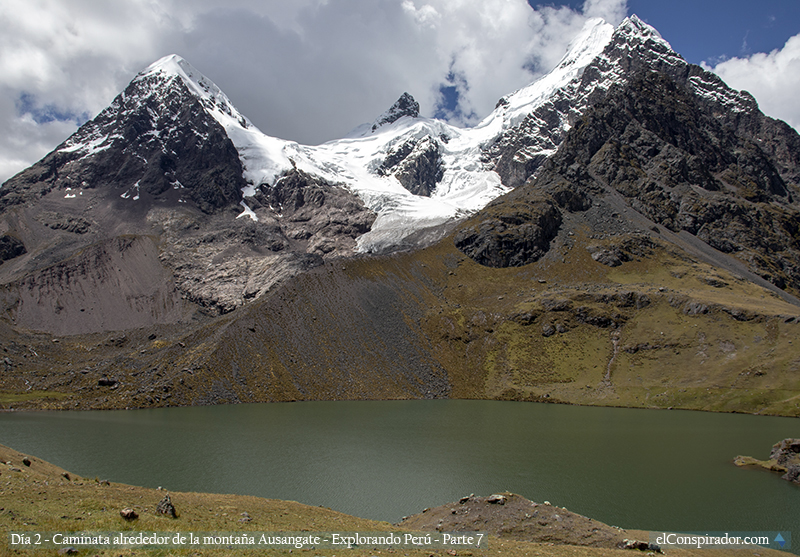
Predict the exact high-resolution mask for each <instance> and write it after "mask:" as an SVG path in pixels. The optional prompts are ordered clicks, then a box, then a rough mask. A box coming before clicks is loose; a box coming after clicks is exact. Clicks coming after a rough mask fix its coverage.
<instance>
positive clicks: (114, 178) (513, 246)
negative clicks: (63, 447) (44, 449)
mask: <svg viewBox="0 0 800 557" xmlns="http://www.w3.org/2000/svg"><path fill="white" fill-rule="evenodd" d="M798 184H800V136H798V134H797V132H796V131H795V130H794V129H793V128H791V127H790V126H788V125H787V124H785V123H784V122H781V121H778V120H774V119H771V118H769V117H767V116H765V115H763V114H762V113H761V112H760V111H759V109H758V105H757V103H756V101H755V100H754V99H753V97H752V96H751V95H749V94H748V93H747V92H744V91H735V90H733V89H731V88H730V87H728V86H727V85H726V84H725V83H724V82H723V81H722V80H721V79H720V78H719V77H717V76H716V75H714V74H712V73H710V72H708V71H705V70H704V69H702V68H700V67H698V66H695V65H691V64H688V63H687V62H686V61H685V60H683V58H681V56H680V55H679V54H677V53H676V52H674V51H673V50H672V48H671V47H670V45H669V44H668V43H667V42H666V41H665V40H664V39H663V38H662V37H661V36H660V35H659V33H658V32H657V31H656V30H655V29H653V28H652V27H650V26H648V25H647V24H645V23H644V22H642V21H641V20H639V19H638V18H637V17H636V16H631V17H630V18H628V19H626V20H625V21H623V22H622V23H621V24H620V25H619V26H618V27H616V28H613V27H612V26H611V25H609V24H607V23H605V22H603V21H602V20H599V19H597V20H591V21H590V22H588V23H587V25H586V26H585V27H584V29H583V30H582V32H581V33H580V34H579V35H578V37H576V39H575V40H574V41H573V42H572V43H571V45H570V47H569V49H568V51H567V53H566V54H565V56H564V58H563V59H562V60H561V62H560V63H559V64H558V66H557V67H556V68H554V69H553V70H552V71H551V72H550V73H549V74H547V75H546V76H544V77H542V78H541V79H539V80H537V81H535V82H534V83H531V84H530V85H528V86H526V87H523V88H522V89H519V90H518V91H515V92H513V93H510V94H508V95H506V96H504V97H502V98H501V99H499V100H498V102H497V105H496V107H495V109H494V111H493V112H492V113H491V114H489V115H488V116H487V117H486V118H485V119H484V120H483V121H481V122H480V123H479V124H478V125H476V126H475V127H472V128H466V129H463V128H457V127H454V126H452V125H450V124H448V123H446V122H443V121H439V120H435V119H429V118H423V117H421V116H420V115H419V105H418V103H417V102H416V101H415V100H414V98H413V97H412V96H411V95H409V94H408V93H403V94H402V95H401V96H400V97H399V99H398V100H397V102H396V103H395V104H394V105H393V106H391V107H390V108H389V109H388V110H387V111H386V112H384V113H383V114H381V115H380V116H378V117H377V118H376V119H375V120H374V121H373V122H371V123H366V124H363V125H361V126H359V127H357V128H355V129H354V130H353V131H352V132H351V133H350V134H348V135H347V137H345V138H342V139H339V140H335V141H330V142H328V143H324V144H322V145H317V146H307V145H300V144H297V143H295V142H291V141H285V140H281V139H278V138H274V137H270V136H268V135H266V134H264V133H263V132H262V131H260V130H259V129H258V128H256V127H255V126H254V125H253V124H252V123H251V122H250V121H249V120H248V119H247V118H246V117H245V116H244V115H242V114H241V113H240V112H239V111H238V110H237V109H236V108H235V107H234V106H233V104H232V103H231V101H230V99H228V97H227V96H226V95H225V94H224V93H223V92H222V91H221V90H220V89H219V88H218V87H217V86H216V85H214V83H212V82H211V81H210V80H209V79H208V78H206V77H205V76H203V75H202V74H201V73H200V72H199V71H198V70H196V69H195V68H193V67H192V66H191V65H190V64H189V63H188V62H187V61H185V60H183V59H182V58H180V57H178V56H176V55H172V56H168V57H165V58H162V59H161V60H159V61H157V62H155V63H154V64H153V65H151V66H150V67H148V68H147V69H145V70H144V71H143V72H141V73H140V74H138V75H137V76H136V77H135V78H134V79H133V80H132V81H131V82H130V84H129V85H128V86H127V87H126V88H125V90H124V91H122V92H121V93H120V94H119V95H118V96H117V97H116V98H115V99H114V101H113V102H112V103H111V105H110V106H109V107H108V108H106V109H105V110H103V111H102V112H101V113H100V114H99V115H98V116H97V117H95V118H94V119H93V120H91V121H89V122H87V123H86V124H84V125H83V126H82V127H81V128H80V129H79V130H78V131H77V132H76V133H75V134H73V135H72V136H71V137H69V138H68V139H67V140H66V141H65V142H64V143H62V144H61V145H59V146H58V147H56V149H55V150H54V151H53V152H51V153H50V154H48V155H47V156H45V157H44V158H43V159H42V160H40V161H39V162H37V163H36V164H34V165H33V166H31V167H30V168H28V169H26V170H24V171H22V172H20V173H19V174H17V175H16V176H14V177H12V178H11V179H9V180H8V181H7V182H5V183H4V184H3V185H2V187H1V188H0V211H2V213H0V261H2V264H0V285H2V286H1V288H0V302H2V309H3V317H2V319H0V342H2V345H3V346H4V349H5V352H6V353H7V356H6V359H5V365H6V370H7V373H6V374H5V375H4V377H3V380H2V382H0V392H5V393H8V394H7V396H6V399H5V402H4V399H3V398H1V397H0V404H6V405H16V406H19V405H20V404H21V405H23V406H25V405H30V406H36V407H59V408H67V407H70V408H71V407H92V408H95V407H141V406H163V405H174V404H180V405H185V404H211V403H218V402H245V401H266V400H305V399H340V398H407V397H464V398H510V399H521V400H551V401H563V402H578V403H586V404H606V405H608V404H611V405H627V406H657V407H691V408H703V409H714V410H735V411H753V412H756V411H758V412H768V413H778V414H789V415H798V414H800V398H798V397H799V396H800V377H798V376H797V369H798V366H800V355H795V354H794V352H793V351H792V348H791V344H792V340H793V339H794V338H795V337H796V336H797V335H798V332H797V331H795V328H796V323H797V322H798V316H800V300H798V298H797V297H796V296H797V295H798V293H800V266H799V265H798V262H800V220H799V219H798V214H799V211H800V189H799V186H798Z"/></svg>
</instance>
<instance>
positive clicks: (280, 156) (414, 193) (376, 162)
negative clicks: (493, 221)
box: [60, 15, 749, 251]
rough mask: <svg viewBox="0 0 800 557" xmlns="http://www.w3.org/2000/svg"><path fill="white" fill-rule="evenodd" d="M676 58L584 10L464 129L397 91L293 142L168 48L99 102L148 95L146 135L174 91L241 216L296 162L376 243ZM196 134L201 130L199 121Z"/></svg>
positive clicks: (94, 136)
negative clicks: (223, 141) (548, 65)
mask: <svg viewBox="0 0 800 557" xmlns="http://www.w3.org/2000/svg"><path fill="white" fill-rule="evenodd" d="M685 66H686V62H685V61H684V60H683V59H682V58H681V57H680V55H678V54H677V53H675V52H674V51H673V50H672V48H671V47H670V45H669V43H668V42H667V41H665V40H664V39H663V38H662V37H661V35H660V34H659V33H658V31H656V30H655V29H654V28H652V27H651V26H649V25H647V24H646V23H644V22H643V21H642V20H641V19H639V18H638V17H636V16H635V15H632V16H630V17H629V18H627V19H625V20H624V21H623V22H622V23H621V24H620V25H619V26H618V27H617V28H616V29H615V28H614V27H613V26H611V25H609V24H608V23H606V22H605V21H603V20H602V19H599V18H596V19H592V20H589V21H587V22H586V24H585V25H584V27H583V29H582V30H581V31H580V33H578V35H577V36H576V37H575V38H574V39H573V41H572V42H571V43H570V45H569V47H568V49H567V51H566V53H565V55H564V57H563V58H562V59H561V61H560V62H559V63H558V64H557V65H556V67H555V68H554V69H553V70H551V71H550V72H549V73H547V74H545V75H543V76H542V77H540V78H539V79H537V80H536V81H534V82H532V83H530V84H528V85H526V86H525V87H522V88H520V89H518V90H517V91H515V92H513V93H511V94H509V95H507V96H505V97H503V98H501V99H500V101H499V102H498V103H497V106H496V107H495V109H494V111H492V113H490V114H489V115H488V116H487V117H486V118H485V119H484V120H483V121H481V122H480V123H479V124H478V125H477V126H475V127H473V128H468V129H460V128H456V127H453V126H451V125H449V124H448V123H446V122H442V121H438V120H433V119H428V118H422V117H420V115H419V104H418V103H417V102H416V101H415V100H414V98H413V97H412V96H411V95H410V94H408V93H403V95H401V96H400V98H399V99H398V100H397V101H396V102H395V103H394V104H393V105H392V106H391V107H390V108H389V109H388V110H387V111H386V112H384V113H383V114H381V115H380V116H379V117H378V118H377V119H376V120H374V121H373V123H372V124H365V125H362V126H361V127H359V128H357V129H356V130H354V132H352V133H351V134H350V135H348V136H347V137H345V138H343V139H340V140H336V141H330V142H328V143H325V144H323V145H318V146H304V145H298V144H297V143H295V142H292V141H285V140H282V139H278V138H275V137H270V136H268V135H266V134H264V133H262V132H261V131H260V130H259V129H258V128H257V127H256V126H254V125H253V124H252V123H251V122H249V121H248V120H247V118H245V117H244V116H243V115H242V114H241V113H240V112H239V111H238V110H237V109H236V108H235V107H234V105H233V103H232V102H231V101H230V99H229V98H228V97H227V96H226V95H225V93H223V92H222V91H221V90H220V88H219V87H217V86H216V85H215V84H214V83H213V82H212V81H211V80H210V79H208V78H207V77H205V76H204V75H203V74H202V73H200V72H199V71H198V70H197V69H195V68H194V67H193V66H192V65H191V64H189V63H188V62H187V61H186V60H184V59H183V58H181V57H180V56H177V55H170V56H166V57H164V58H162V59H160V60H158V61H157V62H155V63H154V64H152V65H151V66H149V67H148V68H146V69H145V70H144V71H142V72H141V73H140V74H139V75H137V76H136V78H135V79H134V80H133V81H132V82H131V85H129V87H128V88H127V89H126V90H125V92H123V93H122V94H121V95H120V97H118V99H116V100H115V101H114V103H113V104H112V105H111V106H110V107H109V108H108V109H107V111H111V112H114V111H119V110H122V109H123V108H124V109H125V110H129V111H132V110H134V109H136V110H140V109H139V108H136V107H137V106H138V107H141V106H144V105H146V106H147V111H149V112H147V111H145V112H143V113H142V114H143V115H142V116H141V117H140V118H145V119H147V118H148V117H149V118H150V119H151V120H152V122H150V123H149V124H148V127H149V128H151V129H152V130H153V131H152V132H149V133H151V134H152V135H153V139H155V136H156V135H158V136H160V137H167V136H169V135H170V134H173V135H174V133H173V132H174V130H172V129H171V128H170V121H169V118H166V119H165V117H164V114H170V113H171V114H173V116H172V117H171V118H172V119H173V120H174V118H175V117H174V114H176V112H175V110H176V106H175V99H176V98H182V99H188V98H191V99H194V100H196V101H197V102H199V104H200V106H202V109H203V111H204V112H205V113H206V115H207V116H210V117H211V118H213V119H214V120H215V121H216V122H217V123H218V124H220V125H221V127H222V128H223V129H224V132H225V134H226V135H227V136H228V138H229V139H230V141H231V143H232V144H233V146H234V147H235V149H236V152H237V153H238V157H239V161H240V163H241V166H242V169H243V173H242V178H243V183H244V186H243V187H242V192H241V193H242V196H243V197H244V199H243V201H242V202H243V204H244V212H243V213H242V214H241V216H245V215H247V216H250V217H252V218H254V219H255V218H257V215H256V213H257V211H253V210H251V209H250V208H249V207H248V206H247V203H248V202H249V201H248V198H250V197H252V196H254V195H256V194H257V192H258V191H259V190H261V191H268V190H270V188H273V187H275V184H276V183H277V182H278V181H279V180H280V179H281V177H282V176H284V175H286V174H287V173H289V172H292V171H294V170H297V171H300V172H303V173H305V174H307V175H309V176H313V177H317V178H319V179H322V180H324V181H326V182H327V183H328V184H336V185H338V186H341V187H344V188H346V189H347V190H349V191H350V192H352V193H354V194H356V195H357V196H358V197H359V198H360V199H361V201H362V202H363V203H364V204H365V205H366V206H367V208H369V209H370V210H372V211H374V212H375V213H377V220H376V221H375V223H374V224H373V226H372V229H371V230H370V231H369V232H368V233H367V234H365V235H363V236H362V237H361V238H360V239H359V244H358V245H359V249H361V250H363V251H374V250H380V249H383V248H385V247H389V246H391V245H394V244H397V243H398V242H400V241H401V240H402V238H403V237H404V236H406V235H408V234H410V233H412V232H415V231H416V230H419V229H420V228H424V227H427V226H433V225H438V224H441V223H444V222H446V221H448V220H450V219H453V218H460V217H462V216H464V215H465V214H468V213H470V212H473V211H477V210H479V209H481V208H482V207H483V206H485V204H486V203H488V202H489V201H491V200H492V199H494V198H495V197H497V196H499V195H501V194H502V193H504V192H506V191H508V190H509V189H510V188H514V187H517V186H519V185H521V184H523V183H524V182H525V181H526V180H527V179H528V178H529V177H530V176H531V175H533V174H534V173H535V172H536V170H537V169H538V168H539V167H540V166H541V165H542V164H543V163H544V161H545V160H546V159H547V158H549V157H550V156H551V155H553V154H554V153H555V152H556V151H557V149H558V147H559V145H560V144H561V142H562V141H563V138H564V137H565V135H566V133H567V132H568V131H569V129H570V128H571V127H572V125H573V124H574V123H575V122H576V121H577V120H578V119H579V118H580V117H581V115H582V114H584V113H585V111H586V110H588V108H589V107H591V106H592V104H593V103H595V102H597V101H598V100H600V99H602V98H603V97H604V96H605V94H606V93H607V92H608V91H609V90H610V89H611V88H612V87H613V86H615V85H621V84H624V83H626V82H627V81H628V79H629V78H630V76H632V75H633V73H635V72H638V71H641V70H643V69H649V70H651V71H666V72H668V73H670V74H671V75H673V74H674V75H675V76H678V75H679V74H680V73H681V71H682V69H683V68H685ZM689 82H690V86H692V87H693V88H694V89H695V91H696V92H697V93H698V94H699V95H701V96H703V97H704V98H708V99H717V100H720V99H721V101H720V102H724V103H727V104H728V105H730V106H732V107H733V108H734V110H745V109H747V106H749V105H747V102H748V99H746V98H744V97H743V96H742V95H741V94H739V93H737V92H733V91H731V90H730V89H728V88H727V87H723V86H720V85H719V84H718V83H716V82H714V81H713V79H711V78H709V77H708V76H705V75H701V74H697V75H693V76H692V77H690V78H689ZM129 97H130V98H129ZM133 97H135V98H133ZM143 99H149V100H148V101H147V102H146V103H145V102H144V100H143ZM185 102H194V101H191V100H186V101H185ZM170 103H172V104H170ZM170 111H171V112H170ZM111 112H110V113H109V115H110V114H111ZM140 112H141V110H140ZM148 114H149V115H150V116H148ZM101 116H102V115H101ZM156 120H158V122H156ZM115 121H116V120H115V119H114V118H112V117H110V116H108V117H106V118H102V117H99V118H98V122H99V123H95V124H93V125H91V126H86V127H85V129H84V128H82V130H79V132H78V133H76V134H75V135H74V136H73V137H71V138H70V139H69V140H68V141H67V142H66V143H65V144H64V145H62V146H61V147H60V150H61V151H64V152H79V154H82V155H83V156H89V155H91V154H93V153H96V152H98V151H101V150H103V149H106V148H108V146H109V145H111V143H112V142H113V141H117V140H121V139H122V135H123V134H121V132H120V131H119V130H118V129H117V128H115V127H114V125H113V124H114V122H115ZM176 125H177V124H176ZM195 133H196V134H198V135H203V133H205V132H203V131H202V129H200V128H198V129H196V130H195ZM162 149H165V152H168V149H167V148H166V147H162ZM134 182H135V183H138V182H136V181H134ZM132 185H133V183H132V184H131V186H132ZM137 191H138V190H137ZM240 199H241V198H240ZM253 206H255V204H254V205H253Z"/></svg>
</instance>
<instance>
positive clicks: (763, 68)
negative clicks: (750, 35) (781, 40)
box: [703, 35, 800, 130]
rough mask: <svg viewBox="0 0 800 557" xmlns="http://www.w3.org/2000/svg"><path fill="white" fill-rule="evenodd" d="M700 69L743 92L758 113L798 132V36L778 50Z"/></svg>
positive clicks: (799, 37) (799, 53)
mask: <svg viewBox="0 0 800 557" xmlns="http://www.w3.org/2000/svg"><path fill="white" fill-rule="evenodd" d="M703 66H704V67H705V68H706V69H708V70H711V71H713V72H714V73H716V74H717V75H719V76H720V77H721V78H722V79H723V80H725V82H726V83H727V84H728V85H730V86H731V87H733V88H734V89H739V90H742V89H744V90H746V91H748V92H749V93H751V94H752V95H753V96H754V97H755V98H756V99H757V100H758V106H759V108H761V111H762V112H764V114H767V115H768V116H772V117H773V118H779V119H781V120H784V121H785V122H786V123H788V124H789V125H791V126H792V127H794V128H795V129H798V130H800V102H797V95H798V91H800V35H795V36H794V37H791V38H790V39H789V40H788V41H786V44H785V45H784V46H783V48H781V49H777V50H773V51H772V52H770V53H768V54H767V53H761V52H760V53H756V54H753V55H752V56H749V57H747V58H731V59H729V60H725V61H724V62H720V63H718V64H717V65H715V66H713V67H712V66H709V65H708V64H703Z"/></svg>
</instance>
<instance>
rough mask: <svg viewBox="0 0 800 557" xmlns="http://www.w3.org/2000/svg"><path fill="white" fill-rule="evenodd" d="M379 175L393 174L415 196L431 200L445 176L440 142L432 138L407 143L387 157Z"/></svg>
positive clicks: (427, 137) (426, 137) (379, 170)
mask: <svg viewBox="0 0 800 557" xmlns="http://www.w3.org/2000/svg"><path fill="white" fill-rule="evenodd" d="M378 174H380V175H382V176H388V175H390V174H393V175H394V176H395V177H396V178H397V179H398V180H399V181H400V183H401V184H402V186H403V187H404V188H406V189H407V190H408V191H410V192H411V193H413V194H414V195H424V196H426V197H430V195H431V193H433V191H434V190H435V189H436V184H438V183H439V181H440V180H441V179H442V176H444V168H443V166H442V157H441V148H440V145H439V142H438V140H436V139H434V138H432V137H431V136H429V135H428V136H425V137H424V138H422V139H421V140H419V141H407V142H405V143H403V144H402V145H400V146H399V147H397V148H395V149H393V150H392V151H391V152H390V153H389V154H388V155H386V159H385V160H384V161H383V164H382V165H381V166H380V168H379V169H378Z"/></svg>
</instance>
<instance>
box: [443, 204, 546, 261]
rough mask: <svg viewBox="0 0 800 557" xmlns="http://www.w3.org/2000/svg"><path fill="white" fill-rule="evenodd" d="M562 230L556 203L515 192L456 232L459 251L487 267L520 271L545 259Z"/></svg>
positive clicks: (454, 239) (454, 238)
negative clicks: (559, 231)
mask: <svg viewBox="0 0 800 557" xmlns="http://www.w3.org/2000/svg"><path fill="white" fill-rule="evenodd" d="M559 226H561V213H560V212H559V211H558V209H557V208H556V207H555V205H554V203H553V202H551V201H549V200H547V199H546V198H544V197H541V196H537V195H535V194H533V192H531V191H522V190H516V191H514V192H512V193H511V194H509V195H508V196H507V197H504V198H503V200H502V201H501V202H499V203H494V202H493V203H491V204H489V206H487V207H486V208H485V209H484V210H483V211H481V212H480V213H479V214H478V215H477V216H475V217H473V218H472V219H470V220H469V221H467V222H466V223H465V224H464V225H463V226H461V227H459V229H458V230H457V231H456V233H455V236H454V237H453V241H454V242H455V245H456V247H457V248H458V249H460V250H461V251H462V252H464V253H465V254H466V255H468V256H469V257H471V258H472V259H474V260H475V261H477V262H478V263H480V264H482V265H486V266H488V267H519V266H521V265H527V264H528V263H532V262H534V261H536V260H538V259H539V258H540V257H542V256H543V255H544V254H545V253H547V250H548V249H550V241H551V240H552V239H553V238H554V237H555V235H556V234H557V232H558V228H559Z"/></svg>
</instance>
